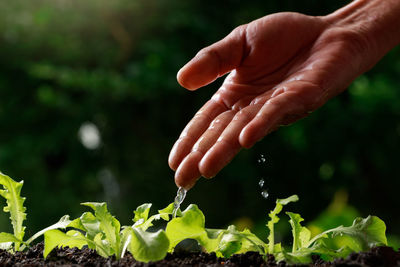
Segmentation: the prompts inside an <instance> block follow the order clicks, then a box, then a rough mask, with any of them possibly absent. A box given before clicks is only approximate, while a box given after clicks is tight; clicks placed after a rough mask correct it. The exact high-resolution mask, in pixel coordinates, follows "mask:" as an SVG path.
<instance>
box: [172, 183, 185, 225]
mask: <svg viewBox="0 0 400 267" xmlns="http://www.w3.org/2000/svg"><path fill="white" fill-rule="evenodd" d="M186 192H187V191H186V189H185V188H183V187H179V189H178V192H177V193H176V197H175V201H174V210H173V211H172V217H173V218H175V217H176V213H177V212H178V210H179V207H180V206H181V204H182V202H183V200H184V199H185V197H186Z"/></svg>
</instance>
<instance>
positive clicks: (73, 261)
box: [0, 243, 400, 267]
mask: <svg viewBox="0 0 400 267" xmlns="http://www.w3.org/2000/svg"><path fill="white" fill-rule="evenodd" d="M42 253H43V243H39V244H37V245H35V246H33V247H31V248H29V249H28V250H27V251H26V252H17V253H15V254H10V253H8V252H6V251H4V250H0V266H32V267H33V266H143V267H158V266H160V267H161V266H163V267H164V266H243V267H244V266H246V267H247V266H282V267H283V266H354V267H356V266H373V267H379V266H400V250H399V251H395V250H393V248H391V247H375V248H372V249H371V250H370V251H368V252H360V253H352V254H351V255H349V256H348V257H347V258H346V259H337V260H335V261H333V262H325V261H323V260H322V259H320V258H319V257H318V256H316V255H315V256H313V263H311V264H309V265H288V264H286V263H285V262H279V263H277V262H276V261H275V259H274V257H273V256H272V255H269V256H268V258H267V259H266V260H264V259H263V257H262V256H261V255H260V254H258V253H257V252H247V253H245V254H240V255H233V256H232V257H230V258H227V259H224V258H218V257H217V256H216V255H215V253H211V254H209V253H203V252H185V251H179V252H177V253H172V254H168V255H167V256H166V257H165V259H163V260H161V261H157V262H149V263H142V262H137V261H136V260H135V259H134V258H133V257H132V255H131V254H129V253H127V254H126V255H125V257H124V258H123V259H121V260H116V259H115V258H113V257H111V258H103V257H101V256H99V255H97V253H96V252H95V251H94V250H92V249H88V248H83V249H77V248H62V249H55V250H53V251H52V252H51V253H50V255H49V256H48V257H47V259H46V260H44V259H43V256H42V255H43V254H42Z"/></svg>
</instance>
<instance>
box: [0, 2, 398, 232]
mask: <svg viewBox="0 0 400 267" xmlns="http://www.w3.org/2000/svg"><path fill="white" fill-rule="evenodd" d="M346 3H347V2H346V1H326V0H324V1H321V0H303V1H289V0H280V1H261V0H253V1H246V2H244V1H239V0H225V1H217V2H215V1H204V0H202V1H199V0H192V1H178V0H169V1H166V0H157V1H156V0H133V1H132V0H115V1H106V0H86V1H67V0H51V1H50V0H34V1H28V2H27V1H23V0H14V1H0V57H1V59H2V60H1V62H0V125H1V126H2V127H1V129H2V130H1V131H0V169H1V170H2V171H3V172H4V173H6V174H8V175H10V176H11V177H13V178H15V179H17V180H19V179H24V180H25V187H24V189H23V191H24V192H23V195H24V196H27V198H28V200H27V201H26V206H27V208H28V211H29V214H28V225H29V227H28V229H31V231H32V232H35V231H36V230H38V229H39V228H40V227H42V226H44V225H49V224H50V223H52V222H55V221H56V220H58V218H59V217H61V216H62V215H64V214H66V213H69V214H71V215H72V216H77V215H78V214H79V213H81V212H82V210H83V209H82V208H81V207H80V206H79V205H78V204H79V203H80V202H84V201H107V202H109V204H110V209H111V210H112V212H113V213H114V214H116V216H117V217H118V218H121V221H122V222H123V223H124V224H128V223H130V219H131V218H132V217H133V213H132V212H133V210H134V209H135V208H136V206H138V205H139V204H142V203H144V202H153V203H154V205H155V208H161V207H164V206H165V205H166V204H167V203H170V202H172V201H173V198H174V195H175V193H176V187H175V184H174V182H173V172H172V171H171V170H169V168H168V165H167V157H168V153H169V149H170V148H171V146H172V145H173V143H174V141H175V139H176V138H177V136H178V135H179V133H180V131H181V130H182V129H183V127H184V126H185V125H186V123H187V122H188V121H189V120H190V118H191V117H192V116H193V114H194V113H195V112H196V111H197V110H198V109H199V108H200V107H201V105H202V104H203V103H204V102H205V101H206V100H207V99H208V98H209V97H210V96H211V95H212V93H213V92H214V91H215V90H216V89H217V88H218V85H219V84H220V83H221V82H220V81H217V82H216V83H215V84H213V85H209V86H207V87H206V88H204V89H202V90H199V91H197V92H188V91H185V90H184V89H182V88H180V87H179V86H178V84H177V82H176V80H175V76H176V72H177V71H178V70H179V68H180V67H181V66H182V65H184V64H185V63H186V62H187V61H188V60H189V59H190V58H191V57H192V56H193V55H194V54H195V53H196V52H197V51H198V50H199V49H201V48H203V47H204V46H207V45H209V44H211V43H213V42H215V41H217V40H219V39H221V38H223V37H224V36H225V35H226V34H228V33H229V32H230V31H231V30H232V29H233V28H234V27H236V26H238V25H240V24H242V23H246V22H249V21H251V20H253V19H256V18H259V17H261V16H264V15H266V14H270V13H275V12H280V11H295V12H303V13H306V14H310V15H324V14H328V13H330V12H332V11H334V10H335V9H337V8H338V7H340V6H343V5H345V4H346ZM399 74H400V50H399V49H398V48H397V49H395V50H393V51H392V52H391V53H390V54H389V55H388V56H387V57H385V58H384V59H383V60H382V61H381V62H380V63H379V64H378V65H377V66H376V67H375V68H374V69H373V70H372V71H370V72H368V73H367V74H365V75H363V76H362V77H360V78H359V79H357V80H356V81H355V82H354V83H353V84H352V85H351V86H350V88H349V90H347V91H346V92H344V93H343V94H341V95H340V96H339V97H337V98H335V99H333V100H332V101H331V102H330V103H328V104H327V105H326V106H324V107H323V108H321V109H320V110H318V111H316V112H314V113H313V114H312V115H311V116H309V117H308V118H306V119H303V120H302V121H300V122H298V123H296V124H294V125H292V126H289V127H284V128H282V129H280V130H279V131H277V132H275V133H273V134H271V135H269V136H268V137H267V138H265V139H264V140H263V141H262V142H260V143H258V144H257V145H256V146H255V147H254V148H253V149H251V150H244V151H242V152H241V153H240V154H239V155H238V156H237V157H236V159H234V160H233V162H232V163H231V164H230V165H229V166H228V167H226V168H225V169H224V170H223V171H222V172H221V173H220V174H219V175H218V176H217V177H215V179H213V180H211V181H205V180H200V181H199V182H198V184H197V185H196V187H194V188H193V189H192V190H191V191H190V192H189V193H188V196H187V199H186V200H185V202H184V205H185V204H188V203H196V204H198V205H199V206H200V207H201V209H202V210H203V211H204V212H205V215H206V217H207V218H208V222H207V223H208V225H207V226H208V227H211V228H212V227H222V226H223V225H227V224H229V223H230V222H231V221H233V220H235V219H237V218H241V217H243V218H252V220H255V221H256V224H264V223H265V222H266V217H267V212H268V211H269V210H270V209H271V208H272V207H273V205H274V202H275V199H276V198H277V197H278V198H284V197H287V196H289V195H292V194H298V195H299V196H300V199H301V201H300V202H299V203H296V204H293V205H294V208H291V210H295V211H296V212H299V213H301V214H302V215H304V217H305V219H306V221H310V220H311V219H312V218H315V217H316V216H317V215H318V214H319V212H320V211H322V210H323V209H324V208H325V207H326V206H327V205H328V204H329V203H330V200H331V198H332V197H333V195H334V193H335V192H336V191H337V190H338V189H339V188H344V189H346V191H347V192H348V193H349V200H348V201H349V203H350V204H351V205H352V206H354V207H356V208H357V210H359V212H360V213H361V215H363V216H364V215H368V214H374V215H377V216H379V217H381V218H382V219H383V220H384V221H385V222H386V223H387V225H388V229H389V232H393V233H400V228H399V227H398V225H400V215H399V214H398V213H397V210H396V208H395V207H396V206H398V205H399V204H400V203H399V202H400V201H399V200H398V198H397V194H398V188H400V179H399V178H400V164H398V160H399V158H400V157H399V147H400V90H399V88H400V79H399V77H400V75H399ZM83 125H95V127H97V128H96V129H98V131H99V133H100V143H99V146H96V148H94V149H93V147H92V148H90V149H88V148H89V146H87V147H88V148H87V147H85V146H84V144H85V142H84V139H83V138H82V137H81V136H80V134H79V133H80V130H82V129H83ZM92 134H93V133H92ZM260 154H263V155H265V157H266V159H267V161H266V163H263V164H260V163H258V162H257V159H258V158H259V157H260ZM260 178H264V179H265V181H266V185H267V188H268V191H269V194H270V197H269V198H267V199H264V198H263V197H261V194H260V193H261V190H260V188H259V186H258V180H259V179H260ZM4 219H5V218H3V217H0V228H3V227H8V226H5V224H4ZM7 224H8V222H7ZM27 234H28V235H29V233H27Z"/></svg>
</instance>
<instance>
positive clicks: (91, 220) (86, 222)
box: [78, 212, 102, 240]
mask: <svg viewBox="0 0 400 267" xmlns="http://www.w3.org/2000/svg"><path fill="white" fill-rule="evenodd" d="M79 222H80V224H81V225H82V226H83V229H84V231H85V232H86V237H87V238H89V239H91V240H93V239H94V237H95V236H96V235H97V234H99V233H102V230H101V228H100V221H99V220H98V219H97V218H96V216H94V215H93V213H91V212H85V213H83V214H82V215H81V217H80V218H79ZM78 225H79V224H78ZM78 229H79V228H78Z"/></svg>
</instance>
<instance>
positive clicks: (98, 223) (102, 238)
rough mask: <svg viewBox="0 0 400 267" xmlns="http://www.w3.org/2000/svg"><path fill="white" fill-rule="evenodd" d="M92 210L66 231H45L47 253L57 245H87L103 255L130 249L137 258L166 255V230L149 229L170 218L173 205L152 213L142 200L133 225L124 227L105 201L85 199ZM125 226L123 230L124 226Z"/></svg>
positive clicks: (118, 254)
mask: <svg viewBox="0 0 400 267" xmlns="http://www.w3.org/2000/svg"><path fill="white" fill-rule="evenodd" d="M82 205H84V206H88V207H90V208H91V209H92V210H93V211H94V214H93V213H92V212H85V213H83V214H82V215H81V216H80V217H79V218H77V219H75V220H73V221H72V222H71V223H70V224H68V225H67V227H68V228H72V230H69V231H67V232H65V233H64V232H62V231H60V230H52V231H47V232H46V233H45V235H44V241H45V249H44V253H43V255H44V257H47V255H48V254H49V253H50V252H51V251H52V250H53V249H54V248H55V247H66V246H68V247H78V248H82V247H83V246H85V245H86V246H88V247H89V248H91V249H95V250H96V251H97V253H98V254H99V255H101V256H103V257H109V256H113V255H114V256H115V257H116V258H117V259H120V258H122V257H123V256H124V254H125V252H126V251H127V250H128V251H129V252H131V253H132V255H133V256H134V257H135V259H136V260H138V261H143V262H148V261H150V260H152V261H155V260H160V259H163V258H164V257H165V255H166V254H167V250H168V247H169V240H168V238H167V236H166V233H165V231H164V230H159V231H157V232H147V231H146V230H147V229H148V228H149V227H150V226H152V222H153V221H154V220H159V219H164V220H166V221H168V220H169V216H170V215H171V214H172V211H173V205H172V204H170V205H168V207H166V208H165V209H162V210H159V211H158V214H156V215H153V216H151V217H149V216H148V215H149V210H150V207H151V204H143V205H141V206H139V207H138V208H137V209H136V210H135V211H134V214H135V217H134V219H133V222H134V224H133V225H132V226H124V227H121V226H120V223H119V221H118V220H117V219H116V218H115V217H114V216H112V215H111V213H110V212H109V211H108V210H107V205H106V203H96V202H86V203H82ZM121 228H122V230H121Z"/></svg>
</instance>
